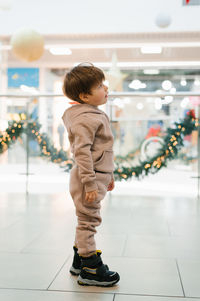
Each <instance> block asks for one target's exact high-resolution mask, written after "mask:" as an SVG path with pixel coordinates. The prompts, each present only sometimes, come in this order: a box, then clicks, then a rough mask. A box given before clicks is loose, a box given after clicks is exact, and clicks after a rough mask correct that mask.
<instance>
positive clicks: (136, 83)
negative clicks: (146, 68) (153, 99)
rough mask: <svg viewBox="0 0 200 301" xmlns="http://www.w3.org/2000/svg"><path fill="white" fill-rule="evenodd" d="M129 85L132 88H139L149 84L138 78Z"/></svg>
mask: <svg viewBox="0 0 200 301" xmlns="http://www.w3.org/2000/svg"><path fill="white" fill-rule="evenodd" d="M128 86H129V88H131V89H135V90H139V89H144V88H146V86H147V85H146V84H145V83H142V82H141V81H140V80H138V79H134V80H133V81H132V82H131V83H130V84H129V85H128Z"/></svg>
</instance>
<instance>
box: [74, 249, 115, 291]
mask: <svg viewBox="0 0 200 301" xmlns="http://www.w3.org/2000/svg"><path fill="white" fill-rule="evenodd" d="M119 279H120V277H119V274H118V273H117V272H112V271H109V268H108V266H107V265H105V264H103V262H102V260H101V253H100V252H97V253H96V254H94V255H92V256H90V257H81V272H80V275H79V277H78V280H77V281H78V284H80V285H95V286H104V287H105V286H112V285H114V284H115V283H117V282H118V281H119Z"/></svg>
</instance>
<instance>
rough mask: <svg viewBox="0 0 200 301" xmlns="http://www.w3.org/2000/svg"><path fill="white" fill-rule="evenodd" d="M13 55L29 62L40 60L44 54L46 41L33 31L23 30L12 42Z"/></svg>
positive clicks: (15, 35)
mask: <svg viewBox="0 0 200 301" xmlns="http://www.w3.org/2000/svg"><path fill="white" fill-rule="evenodd" d="M10 43H11V46H12V51H13V53H14V54H15V55H16V56H17V57H18V58H20V59H22V60H25V61H27V62H32V61H35V60H38V59H39V58H40V57H41V56H42V54H43V52H44V39H43V36H42V35H41V34H39V33H38V32H36V31H34V30H32V29H21V30H20V31H18V32H16V33H15V34H14V35H13V36H12V37H11V40H10Z"/></svg>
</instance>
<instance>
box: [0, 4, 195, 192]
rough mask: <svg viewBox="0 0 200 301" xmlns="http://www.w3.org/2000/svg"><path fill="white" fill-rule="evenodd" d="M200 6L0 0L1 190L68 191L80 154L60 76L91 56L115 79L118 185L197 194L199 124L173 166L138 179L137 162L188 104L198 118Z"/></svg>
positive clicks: (152, 151)
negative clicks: (68, 125)
mask: <svg viewBox="0 0 200 301" xmlns="http://www.w3.org/2000/svg"><path fill="white" fill-rule="evenodd" d="M199 14H200V0H175V1H174V0H169V1H164V0H162V1H161V0H153V1H145V0H140V1H132V0H124V1H123V3H122V1H117V2H116V1H105V0H102V1H101V2H99V1H98V2H97V1H92V0H84V1H80V0H79V1H78V0H74V1H73V2H72V1H68V0H57V1H56V2H54V1H47V0H43V1H39V0H35V1H30V0H29V1H27V0H26V1H25V0H15V1H14V0H13V1H12V0H2V1H0V22H1V26H0V143H1V144H0V186H1V191H2V192H25V191H29V192H32V193H38V192H40V193H42V192H44V193H47V192H57V191H63V192H64V191H66V187H67V186H66V185H67V183H68V179H69V173H68V170H69V168H70V167H71V164H72V162H73V161H72V158H71V152H70V149H69V143H68V139H67V133H66V130H65V129H64V127H63V123H62V120H61V117H62V114H63V112H64V110H65V109H66V108H68V107H69V106H70V105H71V104H70V100H68V99H67V98H66V97H63V95H62V81H63V77H64V74H65V73H66V72H67V71H68V70H69V69H70V68H72V67H73V66H75V65H77V64H78V63H80V62H92V63H93V64H94V65H95V66H97V67H100V68H102V69H103V70H104V72H105V75H106V82H107V84H108V86H109V92H110V94H109V101H108V103H107V104H106V105H105V106H103V107H102V109H103V110H104V111H106V112H107V113H108V115H109V117H110V119H111V126H112V131H113V135H114V138H115V143H114V151H115V164H116V175H117V180H120V181H119V183H118V185H117V187H116V190H115V193H116V194H121V193H122V194H124V193H126V194H142V195H143V194H146V195H149V194H153V195H157V194H159V195H163V194H173V195H176V194H177V195H181V194H183V195H188V196H195V197H197V196H198V195H199V191H198V188H199V180H198V177H199V171H198V169H199V164H198V156H199V153H198V127H196V128H194V129H193V130H192V131H191V132H190V133H189V134H188V135H184V136H183V137H182V138H183V141H182V145H181V147H180V149H179V151H178V153H177V154H176V156H174V157H173V159H172V160H169V161H167V162H166V166H167V167H162V166H161V167H162V168H158V169H159V171H158V172H157V173H156V174H151V173H150V172H149V175H148V176H144V177H143V176H142V175H145V168H144V167H143V170H144V171H143V172H142V174H141V176H140V177H139V180H140V181H138V177H136V176H135V174H134V172H133V171H134V167H138V166H140V167H141V165H142V163H141V162H144V161H145V160H146V161H148V160H151V158H153V156H155V155H156V154H157V153H158V151H159V150H160V148H163V147H165V144H166V142H165V141H164V137H165V136H166V133H167V132H168V130H169V128H174V127H175V123H176V122H177V123H179V122H182V121H183V120H184V118H185V117H186V116H187V112H188V111H189V110H192V112H193V114H194V119H195V118H198V115H199V105H200V96H199V94H200V22H199ZM196 122H197V121H196ZM19 125H20V127H19ZM27 127H29V129H28V130H27V131H26V130H25V128H26V129H27ZM188 127H189V125H188ZM22 128H23V130H22ZM9 129H10V130H9ZM13 131H14V132H13ZM38 137H39V138H38ZM123 167H130V168H131V173H132V177H130V179H127V178H129V177H128V176H127V175H126V174H123V173H120V170H121V169H123ZM184 183H187V185H183V184H184ZM49 184H52V185H49Z"/></svg>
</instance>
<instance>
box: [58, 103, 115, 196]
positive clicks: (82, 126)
mask: <svg viewBox="0 0 200 301" xmlns="http://www.w3.org/2000/svg"><path fill="white" fill-rule="evenodd" d="M62 119H63V122H64V125H65V127H66V129H67V132H68V138H69V142H70V146H71V151H72V153H73V158H74V161H75V164H76V165H77V167H78V169H79V176H80V180H81V182H82V183H83V184H84V187H85V191H86V192H89V191H94V190H98V186H97V183H96V176H95V172H103V173H112V172H113V170H114V161H113V150H112V148H113V142H114V139H113V135H112V132H111V128H110V122H109V118H108V116H107V115H106V114H105V113H104V112H103V111H102V110H100V109H99V108H98V107H96V106H92V105H89V104H77V105H73V106H72V107H70V108H69V109H67V110H66V111H65V112H64V114H63V116H62Z"/></svg>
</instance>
